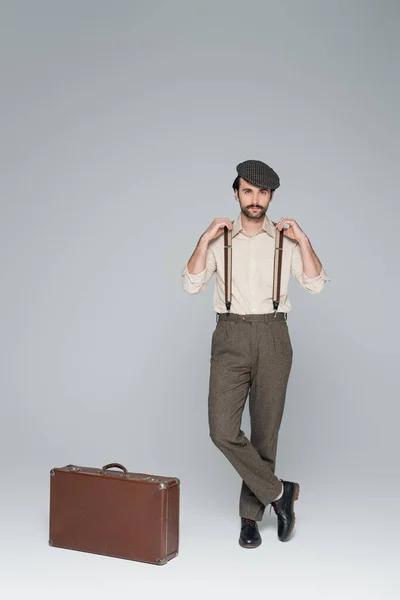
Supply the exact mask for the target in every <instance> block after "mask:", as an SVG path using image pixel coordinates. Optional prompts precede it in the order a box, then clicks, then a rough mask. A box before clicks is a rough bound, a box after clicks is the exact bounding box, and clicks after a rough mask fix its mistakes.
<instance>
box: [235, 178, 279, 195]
mask: <svg viewBox="0 0 400 600" xmlns="http://www.w3.org/2000/svg"><path fill="white" fill-rule="evenodd" d="M242 179H243V178H242ZM243 181H246V180H245V179H244V180H243ZM251 185H253V184H251ZM239 186H240V175H238V176H237V177H236V179H235V181H234V182H233V183H232V188H233V190H234V191H235V192H236V191H238V192H239ZM256 187H261V186H256ZM265 189H269V191H270V192H271V194H270V195H271V196H272V194H273V193H274V191H275V190H271V189H270V188H265Z"/></svg>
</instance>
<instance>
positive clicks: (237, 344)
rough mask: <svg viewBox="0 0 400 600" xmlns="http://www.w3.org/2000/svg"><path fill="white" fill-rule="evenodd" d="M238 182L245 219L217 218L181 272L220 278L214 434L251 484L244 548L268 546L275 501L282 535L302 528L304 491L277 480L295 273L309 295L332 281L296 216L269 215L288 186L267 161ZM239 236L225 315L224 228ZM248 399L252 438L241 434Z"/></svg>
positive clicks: (194, 287) (203, 280) (200, 279)
mask: <svg viewBox="0 0 400 600" xmlns="http://www.w3.org/2000/svg"><path fill="white" fill-rule="evenodd" d="M236 170H237V173H238V175H237V177H236V179H235V181H234V182H233V185H232V187H233V189H234V193H235V199H236V200H237V201H238V202H239V205H240V214H239V215H238V217H237V218H236V220H235V221H234V222H233V223H232V222H231V221H230V219H229V218H227V217H222V218H216V219H214V220H213V221H212V223H211V224H210V225H209V227H208V228H207V229H206V231H205V232H204V233H203V234H202V235H201V237H200V239H199V241H198V243H197V246H196V248H195V250H194V252H193V254H192V256H191V257H190V259H189V261H188V262H187V264H186V265H185V267H184V269H183V271H182V278H183V288H184V290H185V291H186V292H188V293H189V294H197V293H199V292H201V291H202V290H203V289H204V288H205V286H206V285H207V283H208V281H209V280H210V278H211V276H212V275H213V273H214V272H215V273H216V282H215V289H214V310H215V312H216V313H217V319H218V320H217V325H216V327H215V330H214V332H213V335H212V342H211V360H210V363H211V367H210V381H209V396H208V415H209V426H210V436H211V439H212V440H213V442H214V443H215V444H216V446H217V447H218V448H219V449H220V450H221V451H222V452H223V453H224V455H225V456H226V457H227V458H228V460H229V461H230V462H231V464H232V465H233V467H234V468H235V469H236V470H237V472H238V473H239V475H240V476H241V477H242V487H241V493H240V501H239V516H240V517H241V529H240V537H239V544H240V545H241V546H242V547H244V548H256V547H257V546H259V545H260V544H261V541H262V540H261V536H260V532H259V530H258V521H261V519H262V517H263V514H264V510H265V507H266V506H267V505H268V504H271V506H272V507H273V508H274V511H275V513H276V515H277V520H278V538H279V540H281V541H286V540H288V539H289V537H290V536H291V533H292V531H293V527H294V523H295V514H294V509H293V505H294V501H295V500H297V499H298V496H299V484H298V483H296V482H292V481H284V480H281V479H278V477H277V476H276V475H275V462H276V452H277V442H278V432H279V428H280V424H281V419H282V414H283V408H284V403H285V396H286V388H287V383H288V379H289V374H290V370H291V365H292V357H293V350H292V345H291V341H290V336H289V330H288V326H287V313H288V312H289V311H290V310H291V303H290V301H289V298H288V295H287V290H288V283H289V278H290V274H292V275H293V276H294V278H295V279H296V280H297V281H298V283H299V284H300V285H301V286H302V287H303V288H304V289H305V290H307V291H308V292H309V293H311V294H316V293H318V292H321V291H322V290H323V288H324V285H325V281H330V280H329V279H328V277H327V275H326V272H325V271H324V269H323V267H322V264H321V262H320V261H319V259H318V257H317V255H316V254H315V252H314V250H313V248H312V246H311V243H310V240H309V239H308V237H307V235H306V234H305V233H304V231H303V230H302V229H301V228H300V226H299V225H298V223H297V222H296V221H295V219H289V218H281V219H280V220H279V221H278V222H277V223H274V222H272V221H270V220H269V219H268V217H267V215H266V212H267V210H268V207H269V205H270V203H271V202H272V200H273V197H274V192H275V190H276V189H277V188H278V187H279V185H280V181H279V177H278V175H277V174H276V173H275V171H274V170H273V169H272V168H271V167H269V166H268V165H266V164H265V163H263V162H261V161H258V160H247V161H245V162H242V163H240V164H238V165H237V167H236ZM225 226H226V227H227V228H228V229H230V230H231V231H232V287H231V307H230V311H229V312H226V305H225V287H224V286H225V279H224V236H223V235H221V234H222V233H223V231H224V227H225ZM276 228H278V229H279V231H281V230H282V229H283V250H282V267H281V288H280V302H279V305H278V309H276V306H275V307H274V305H273V301H272V296H273V274H274V252H275V234H276ZM248 394H249V412H250V423H251V435H250V440H249V439H248V438H247V437H246V436H245V435H244V433H243V431H242V430H241V429H240V427H241V420H242V414H243V409H244V406H245V402H246V399H247V395H248Z"/></svg>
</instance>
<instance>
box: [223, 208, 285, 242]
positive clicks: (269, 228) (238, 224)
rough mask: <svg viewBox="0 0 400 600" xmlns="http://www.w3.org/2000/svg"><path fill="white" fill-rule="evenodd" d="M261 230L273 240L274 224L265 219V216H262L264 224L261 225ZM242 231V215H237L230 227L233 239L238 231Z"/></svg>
mask: <svg viewBox="0 0 400 600" xmlns="http://www.w3.org/2000/svg"><path fill="white" fill-rule="evenodd" d="M262 229H264V231H266V232H267V233H268V234H269V235H270V236H271V237H273V238H275V223H274V222H273V221H270V220H269V219H268V217H267V215H264V223H263V225H262ZM241 230H242V213H239V215H238V216H237V217H236V219H235V221H234V222H233V227H232V237H235V235H236V234H238V233H239V231H241Z"/></svg>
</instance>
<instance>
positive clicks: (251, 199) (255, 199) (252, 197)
mask: <svg viewBox="0 0 400 600" xmlns="http://www.w3.org/2000/svg"><path fill="white" fill-rule="evenodd" d="M272 195H273V193H272V191H271V190H267V189H265V188H259V187H257V186H255V185H252V184H251V183H247V181H246V180H245V179H243V178H242V177H241V178H240V184H239V190H236V191H235V196H236V199H237V200H238V201H239V204H240V208H241V210H242V212H243V213H244V214H245V215H246V217H248V218H249V219H263V218H264V215H265V213H266V212H267V209H268V205H269V203H270V202H271V200H272Z"/></svg>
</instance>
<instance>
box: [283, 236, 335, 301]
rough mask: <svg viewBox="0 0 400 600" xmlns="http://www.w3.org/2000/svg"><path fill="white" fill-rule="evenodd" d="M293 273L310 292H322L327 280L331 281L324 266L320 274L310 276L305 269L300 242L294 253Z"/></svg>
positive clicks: (296, 245)
mask: <svg viewBox="0 0 400 600" xmlns="http://www.w3.org/2000/svg"><path fill="white" fill-rule="evenodd" d="M291 273H292V274H293V276H294V278H295V279H296V280H297V281H298V283H299V284H300V285H301V287H303V288H304V289H305V290H307V292H309V293H310V294H318V293H319V292H322V290H323V289H324V287H325V282H326V281H331V280H330V279H329V277H328V275H327V274H326V272H325V270H324V268H323V267H322V269H321V272H320V273H319V275H316V276H315V277H309V276H308V275H306V274H305V273H304V271H303V259H302V257H301V250H300V246H299V244H298V243H297V242H296V244H295V247H294V249H293V254H292V262H291Z"/></svg>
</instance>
